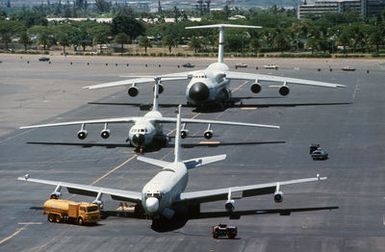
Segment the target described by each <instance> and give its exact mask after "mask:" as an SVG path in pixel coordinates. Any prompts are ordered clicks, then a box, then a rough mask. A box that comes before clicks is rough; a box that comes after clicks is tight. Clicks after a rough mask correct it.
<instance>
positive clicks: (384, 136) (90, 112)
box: [0, 55, 385, 251]
mask: <svg viewBox="0 0 385 252" xmlns="http://www.w3.org/2000/svg"><path fill="white" fill-rule="evenodd" d="M38 57H39V56H23V58H20V56H17V55H1V60H2V63H1V64H0V72H1V73H0V74H1V75H0V76H1V77H0V98H1V99H0V100H1V101H0V103H1V106H0V112H1V115H2V116H1V118H2V119H1V121H0V130H1V131H0V133H1V137H0V171H1V176H0V196H1V197H0V210H1V215H0V250H1V251H63V250H73V251H91V250H96V251H347V250H349V251H383V248H384V247H385V235H384V234H385V233H384V208H385V201H384V189H385V184H384V183H383V181H384V176H385V173H384V166H385V157H384V155H383V153H384V150H385V144H384V143H385V127H384V125H385V114H384V113H385V112H384V109H383V108H384V105H383V103H384V98H383V97H384V95H385V91H384V90H383V75H384V73H385V69H384V66H383V65H382V64H381V63H382V62H381V61H380V60H361V59H360V60H351V59H349V60H345V59H342V60H338V59H337V60H331V59H329V60H325V59H322V60H313V59H311V60H303V59H302V60H299V59H263V60H255V59H229V60H227V61H226V62H227V64H228V65H229V66H230V67H233V66H234V65H235V63H237V62H245V63H247V64H248V65H249V67H248V68H247V69H239V70H241V71H250V72H260V73H267V74H269V73H271V74H276V75H282V76H288V77H295V78H307V79H312V80H322V81H330V82H338V83H342V84H345V85H347V88H345V89H323V88H312V87H303V86H293V87H291V93H290V94H289V96H288V97H285V98H281V97H280V96H279V95H278V94H277V89H276V88H273V87H267V88H265V89H263V90H262V92H261V93H260V94H258V95H253V96H255V97H258V98H255V99H248V100H247V102H248V103H258V104H263V105H269V104H271V105H272V104H277V103H279V104H294V103H309V102H318V103H320V102H329V103H335V102H351V104H342V105H333V106H290V107H275V106H270V107H269V106H267V107H266V106H262V107H259V108H257V109H242V110H240V109H236V108H230V109H227V110H226V111H223V112H217V113H206V114H198V113H196V112H194V111H193V110H192V109H190V108H185V109H183V116H184V117H193V116H196V118H212V119H218V120H232V121H242V122H251V123H263V124H276V125H280V126H281V129H280V130H269V129H249V128H247V129H242V128H238V127H222V126H217V127H215V128H214V138H213V139H212V140H213V141H220V142H221V143H225V144H227V145H224V146H218V147H204V146H202V147H193V148H188V149H184V151H183V156H184V157H185V158H186V159H187V158H193V157H199V156H205V155H216V154H223V153H226V154H227V155H228V157H227V160H226V161H224V162H218V163H215V164H212V165H210V166H206V167H202V168H199V169H195V170H192V171H191V172H190V174H189V184H188V187H187V191H193V190H202V189H215V188H221V187H228V186H238V185H248V184H255V183H264V182H273V181H279V180H289V179H297V178H305V177H313V176H315V175H316V174H317V173H319V174H321V176H328V180H326V181H323V182H320V183H310V184H303V185H294V186H287V187H283V188H282V190H283V192H284V193H285V194H284V202H283V203H281V204H279V205H277V204H275V203H274V202H273V198H272V196H262V197H252V198H244V199H241V200H238V201H237V202H236V209H239V210H247V209H275V208H286V207H287V208H289V207H290V208H292V207H322V206H339V209H338V210H333V211H319V212H307V213H293V214H292V215H291V216H279V215H257V216H247V217H242V218H241V219H240V220H229V219H227V218H216V219H200V220H190V221H188V222H187V223H186V225H185V226H184V227H182V228H180V229H177V230H174V231H170V232H164V233H158V232H156V231H154V230H152V229H151V228H150V225H151V221H149V220H135V219H130V218H124V217H108V218H107V219H105V220H102V221H100V223H99V225H97V226H90V227H89V226H76V225H67V224H56V223H55V224H54V223H48V222H47V218H46V216H45V215H43V214H42V210H41V207H42V204H43V202H44V201H45V200H46V198H47V197H48V196H49V194H50V193H51V192H52V191H53V190H54V188H52V187H50V186H45V185H38V184H32V183H23V182H21V181H17V180H16V178H17V177H18V176H23V175H24V174H26V173H29V174H30V175H31V177H35V178H42V179H54V180H62V181H67V182H74V183H84V184H93V185H98V186H105V187H112V188H119V189H127V190H135V191H141V189H142V187H143V185H144V184H145V183H146V182H147V181H148V180H149V179H151V178H152V176H154V175H155V174H156V173H157V171H158V168H157V167H153V166H150V165H147V164H144V163H141V162H139V161H137V160H136V156H137V154H136V153H134V152H133V149H132V148H129V147H127V148H104V147H90V148H82V147H79V146H50V145H31V144H26V142H28V141H52V142H81V141H80V140H77V138H76V132H77V131H78V130H79V128H80V126H79V127H78V126H68V127H56V128H46V129H33V130H32V129H31V130H24V131H22V130H18V129H17V127H19V126H23V125H28V124H33V123H39V122H58V121H69V120H78V119H93V118H103V117H116V116H129V115H142V114H144V113H145V112H143V111H139V109H138V108H136V107H129V106H118V105H117V106H101V105H91V104H88V102H95V101H99V102H117V103H124V102H128V101H130V102H143V103H150V102H151V100H152V91H151V90H152V88H151V87H150V86H143V87H141V88H140V95H139V96H138V97H136V98H129V97H128V96H127V95H126V92H127V89H126V88H114V89H102V90H98V91H88V90H82V89H81V87H82V86H84V85H90V84H96V83H100V82H105V81H112V80H119V77H118V76H119V75H126V74H136V73H139V74H143V73H146V74H149V73H161V72H175V71H184V70H185V69H182V68H181V67H179V68H178V64H179V65H181V64H183V63H185V62H187V61H190V62H192V63H194V64H196V65H197V67H204V66H205V65H206V64H207V62H209V61H210V62H213V61H215V59H195V58H184V59H180V58H179V59H178V58H177V59H174V58H170V59H160V58H159V59H158V58H155V59H152V58H120V57H116V58H114V57H67V58H65V57H58V56H57V57H51V64H49V63H42V62H38V61H37V59H38ZM28 60H29V63H27V61H28ZM71 62H72V64H71ZM87 63H89V64H87ZM267 63H274V64H279V66H280V69H279V70H278V71H276V70H264V69H261V68H263V65H264V64H267ZM106 64H107V65H106ZM116 64H117V65H116ZM127 64H129V66H127ZM145 64H147V67H146V66H145ZM159 64H161V67H159ZM347 64H349V65H351V66H353V67H355V68H356V69H357V70H356V71H355V72H343V71H341V70H340V69H341V68H342V67H343V66H346V65H347ZM256 66H259V67H258V70H256V69H255V68H256ZM329 67H332V69H333V71H330V70H329ZM319 69H320V71H319ZM368 70H369V73H368ZM232 87H233V90H235V92H234V94H233V95H234V96H251V94H250V92H249V86H248V84H244V83H243V82H233V83H232ZM184 90H185V84H184V83H176V84H172V85H167V86H166V89H165V92H164V93H163V94H162V95H161V98H160V102H161V103H162V102H163V103H170V101H173V102H176V103H178V102H185V98H184ZM174 111H175V109H174V108H161V112H162V113H163V114H164V115H165V116H174V115H175V113H174ZM128 126H129V125H111V132H112V136H111V138H110V139H108V140H102V139H101V138H100V136H99V132H100V130H101V129H102V127H103V125H89V127H87V130H88V132H89V137H88V138H87V139H86V140H85V141H86V142H97V143H103V142H108V143H120V144H122V143H124V142H125V139H126V137H127V134H128ZM205 127H206V126H203V125H202V126H191V127H189V129H190V132H191V133H192V137H191V138H188V139H186V140H184V141H183V142H184V143H199V142H200V141H205V139H204V138H203V137H200V136H202V134H203V131H204V130H205ZM174 128H175V126H174V125H166V126H165V130H166V131H167V132H168V131H172V130H173V129H174ZM274 141H284V143H276V144H274V143H270V144H269V142H274ZM243 142H247V143H250V144H241V143H243ZM251 143H253V144H251ZM311 143H319V144H321V146H322V147H324V148H325V149H326V150H327V151H328V152H329V156H330V158H329V159H328V160H326V161H313V160H312V159H311V157H310V156H309V153H308V147H309V144H311ZM172 152H173V149H172V148H164V149H161V150H159V151H155V152H150V153H145V154H144V155H145V156H148V157H152V158H159V159H164V160H172V158H173V154H172ZM63 192H66V190H63ZM63 198H71V199H73V200H76V201H78V200H79V201H80V200H86V201H92V200H93V199H92V198H87V197H81V196H74V195H70V194H68V193H64V195H63ZM104 202H105V209H106V210H115V209H116V208H117V207H118V206H119V202H116V201H112V200H110V199H109V197H105V198H104ZM224 203H225V202H220V201H219V202H213V203H209V204H204V205H203V207H202V209H203V210H205V211H222V210H224ZM218 223H228V224H233V225H237V226H238V231H239V237H238V239H235V240H226V239H219V240H214V239H212V238H211V234H210V227H211V226H212V225H215V224H218Z"/></svg>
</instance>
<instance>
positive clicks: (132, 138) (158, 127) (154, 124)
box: [20, 79, 279, 152]
mask: <svg viewBox="0 0 385 252" xmlns="http://www.w3.org/2000/svg"><path fill="white" fill-rule="evenodd" d="M158 89H159V79H155V86H154V100H153V108H152V111H150V112H148V113H146V114H145V115H144V116H143V117H118V118H105V119H94V120H81V121H73V122H61V123H49V124H39V125H31V126H23V127H20V129H31V128H43V127H54V126H65V125H81V129H80V130H79V131H78V133H77V136H78V138H79V139H81V140H84V139H85V138H86V137H87V135H88V132H87V130H86V129H85V125H86V124H104V128H103V129H102V130H101V132H100V136H101V137H102V138H103V139H107V138H109V137H110V135H111V131H110V129H108V124H109V123H134V125H133V126H132V127H131V128H130V129H129V134H128V138H127V142H129V143H130V145H132V146H134V147H135V148H136V150H137V151H140V152H143V151H144V149H145V148H148V147H149V148H154V147H163V146H166V145H167V144H168V142H169V137H168V136H167V135H166V134H164V133H163V127H162V123H175V122H176V119H175V118H172V117H163V116H162V114H161V113H160V112H159V111H158ZM182 123H184V124H183V127H182V129H181V131H180V134H181V135H182V138H185V137H187V135H188V129H187V128H186V123H199V124H208V127H207V130H205V132H204V134H203V136H204V137H205V138H206V139H210V138H212V136H213V134H214V131H213V129H212V126H211V125H212V124H221V125H233V126H246V127H260V128H271V129H279V126H275V125H265V124H253V123H241V122H229V121H216V120H202V119H188V118H183V119H182ZM43 144H44V143H43Z"/></svg>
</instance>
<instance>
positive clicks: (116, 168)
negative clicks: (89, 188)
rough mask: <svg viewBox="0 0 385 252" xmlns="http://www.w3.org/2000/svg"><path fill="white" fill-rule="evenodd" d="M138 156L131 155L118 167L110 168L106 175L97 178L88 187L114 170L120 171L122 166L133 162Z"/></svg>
mask: <svg viewBox="0 0 385 252" xmlns="http://www.w3.org/2000/svg"><path fill="white" fill-rule="evenodd" d="M137 156H138V155H136V154H135V155H133V156H132V157H130V158H129V159H127V160H126V161H124V162H123V163H121V164H120V165H118V166H116V167H114V168H112V169H111V170H110V171H109V172H107V173H106V174H104V175H103V176H101V177H99V178H97V179H96V180H94V181H93V182H92V183H91V184H90V185H94V184H96V183H98V182H99V181H100V180H102V179H104V178H105V177H107V176H109V175H110V174H111V173H113V172H115V171H116V170H118V169H120V168H121V167H122V166H124V165H125V164H127V163H128V162H130V161H131V160H133V159H134V158H136V157H137Z"/></svg>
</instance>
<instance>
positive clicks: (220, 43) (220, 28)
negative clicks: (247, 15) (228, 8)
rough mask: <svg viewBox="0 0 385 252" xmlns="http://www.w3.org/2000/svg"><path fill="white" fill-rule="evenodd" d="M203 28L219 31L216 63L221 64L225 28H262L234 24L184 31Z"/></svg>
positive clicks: (201, 26) (206, 26)
mask: <svg viewBox="0 0 385 252" xmlns="http://www.w3.org/2000/svg"><path fill="white" fill-rule="evenodd" d="M204 28H218V29H219V44H218V62H219V63H223V62H224V61H223V58H224V54H225V28H262V27H261V26H252V25H234V24H214V25H200V26H190V27H186V29H204Z"/></svg>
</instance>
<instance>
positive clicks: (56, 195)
mask: <svg viewBox="0 0 385 252" xmlns="http://www.w3.org/2000/svg"><path fill="white" fill-rule="evenodd" d="M60 196H61V192H53V193H51V195H50V196H49V198H50V199H59V198H60Z"/></svg>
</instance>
